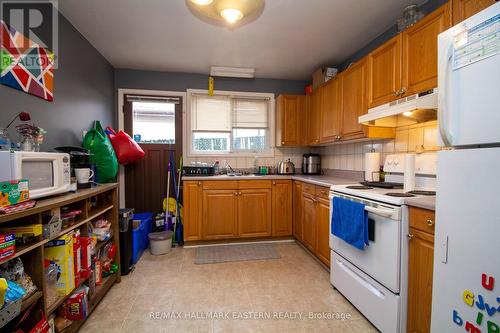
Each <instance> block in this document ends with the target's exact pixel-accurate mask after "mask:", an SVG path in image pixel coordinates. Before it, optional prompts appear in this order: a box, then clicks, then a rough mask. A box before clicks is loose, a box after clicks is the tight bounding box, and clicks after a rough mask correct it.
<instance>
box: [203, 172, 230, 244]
mask: <svg viewBox="0 0 500 333" xmlns="http://www.w3.org/2000/svg"><path fill="white" fill-rule="evenodd" d="M219 182H220V181H219ZM220 183H223V182H220ZM237 198H238V192H237V191H236V190H203V223H202V224H203V225H202V231H203V239H224V238H235V237H238V225H237V217H238V216H237Z"/></svg>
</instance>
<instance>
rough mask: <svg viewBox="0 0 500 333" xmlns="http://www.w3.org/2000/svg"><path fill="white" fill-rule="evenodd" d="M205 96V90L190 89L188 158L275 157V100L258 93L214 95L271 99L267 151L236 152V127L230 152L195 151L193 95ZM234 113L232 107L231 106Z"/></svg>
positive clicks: (206, 93)
mask: <svg viewBox="0 0 500 333" xmlns="http://www.w3.org/2000/svg"><path fill="white" fill-rule="evenodd" d="M196 94H205V95H208V90H203V89H188V90H187V108H186V117H185V119H186V122H185V131H184V133H185V134H184V135H185V140H184V142H185V143H186V145H187V147H186V148H187V149H186V151H187V153H188V154H187V155H188V157H226V158H230V157H255V156H256V155H258V156H259V157H274V148H275V144H274V143H275V98H274V94H273V93H257V92H241V91H224V90H215V91H214V95H218V96H228V97H233V98H235V97H236V98H238V97H239V98H267V99H269V109H268V117H269V118H268V127H269V129H268V132H269V135H268V137H267V138H266V139H267V140H266V141H267V142H266V146H267V149H265V150H253V151H248V150H234V146H233V130H234V129H235V128H236V127H231V130H230V131H229V151H228V152H200V151H195V150H194V149H193V129H192V122H191V120H192V115H193V95H196ZM231 104H232V102H231ZM231 112H232V105H231Z"/></svg>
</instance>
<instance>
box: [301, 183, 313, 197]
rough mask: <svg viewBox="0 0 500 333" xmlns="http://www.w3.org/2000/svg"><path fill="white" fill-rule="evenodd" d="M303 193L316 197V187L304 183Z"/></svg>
mask: <svg viewBox="0 0 500 333" xmlns="http://www.w3.org/2000/svg"><path fill="white" fill-rule="evenodd" d="M302 192H305V193H309V194H312V195H316V186H314V185H312V184H308V183H302Z"/></svg>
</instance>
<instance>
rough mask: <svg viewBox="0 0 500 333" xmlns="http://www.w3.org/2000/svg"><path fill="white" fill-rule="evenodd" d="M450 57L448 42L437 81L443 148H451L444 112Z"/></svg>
mask: <svg viewBox="0 0 500 333" xmlns="http://www.w3.org/2000/svg"><path fill="white" fill-rule="evenodd" d="M452 57H453V42H450V44H449V45H448V47H447V48H446V54H445V58H444V61H445V64H442V65H441V66H439V73H438V79H439V90H438V96H439V98H438V105H439V110H438V123H439V134H441V139H442V140H443V143H444V144H445V146H451V141H452V137H451V134H450V133H449V131H448V129H447V126H446V123H445V119H446V112H447V105H446V96H447V94H448V76H449V73H450V72H451V62H452Z"/></svg>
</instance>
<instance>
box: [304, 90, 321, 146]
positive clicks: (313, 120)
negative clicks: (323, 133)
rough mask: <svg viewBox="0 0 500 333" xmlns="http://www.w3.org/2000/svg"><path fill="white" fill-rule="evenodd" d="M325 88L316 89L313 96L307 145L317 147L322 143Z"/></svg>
mask: <svg viewBox="0 0 500 333" xmlns="http://www.w3.org/2000/svg"><path fill="white" fill-rule="evenodd" d="M323 89H324V88H323V86H321V87H318V88H316V89H315V90H314V91H313V93H312V95H311V107H310V108H309V112H308V114H309V116H308V131H307V143H308V144H309V145H316V144H318V143H319V142H320V121H321V119H320V117H321V106H322V98H323Z"/></svg>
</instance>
